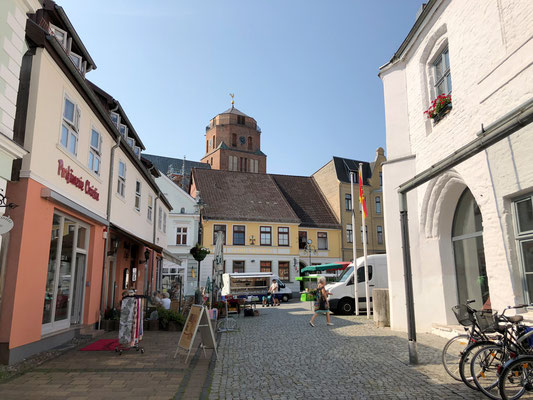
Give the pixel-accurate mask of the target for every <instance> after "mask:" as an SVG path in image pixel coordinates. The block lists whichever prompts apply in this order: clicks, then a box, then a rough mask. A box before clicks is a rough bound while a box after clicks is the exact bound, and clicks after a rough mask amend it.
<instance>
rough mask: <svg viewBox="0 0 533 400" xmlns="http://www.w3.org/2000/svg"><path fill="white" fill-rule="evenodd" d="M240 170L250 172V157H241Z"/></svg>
mask: <svg viewBox="0 0 533 400" xmlns="http://www.w3.org/2000/svg"><path fill="white" fill-rule="evenodd" d="M239 162H240V165H239V171H241V172H248V159H247V158H245V157H239Z"/></svg>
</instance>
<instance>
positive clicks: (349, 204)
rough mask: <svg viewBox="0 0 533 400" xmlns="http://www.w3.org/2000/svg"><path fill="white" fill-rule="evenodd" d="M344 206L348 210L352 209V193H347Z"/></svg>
mask: <svg viewBox="0 0 533 400" xmlns="http://www.w3.org/2000/svg"><path fill="white" fill-rule="evenodd" d="M344 208H345V209H346V211H352V195H351V194H348V193H346V194H345V195H344Z"/></svg>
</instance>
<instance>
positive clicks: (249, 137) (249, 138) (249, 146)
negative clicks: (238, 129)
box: [248, 136, 253, 151]
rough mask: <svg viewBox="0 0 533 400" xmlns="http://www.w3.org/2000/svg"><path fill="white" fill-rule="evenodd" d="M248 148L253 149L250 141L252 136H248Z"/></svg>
mask: <svg viewBox="0 0 533 400" xmlns="http://www.w3.org/2000/svg"><path fill="white" fill-rule="evenodd" d="M248 150H250V151H252V150H253V142H252V137H251V136H248Z"/></svg>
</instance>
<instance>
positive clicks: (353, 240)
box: [350, 171, 359, 315]
mask: <svg viewBox="0 0 533 400" xmlns="http://www.w3.org/2000/svg"><path fill="white" fill-rule="evenodd" d="M354 183H355V172H352V171H350V190H351V193H352V248H353V282H354V283H353V287H354V302H355V315H359V293H358V292H357V253H356V244H355V235H354V233H355V207H354V205H355V197H354V196H353V185H354Z"/></svg>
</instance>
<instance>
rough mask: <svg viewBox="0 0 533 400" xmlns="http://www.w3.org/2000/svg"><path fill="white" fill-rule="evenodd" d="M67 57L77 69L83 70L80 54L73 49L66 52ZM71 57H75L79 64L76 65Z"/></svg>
mask: <svg viewBox="0 0 533 400" xmlns="http://www.w3.org/2000/svg"><path fill="white" fill-rule="evenodd" d="M68 58H70V61H72V64H74V66H75V67H76V69H78V71H80V72H83V58H82V56H80V55H79V54H76V53H74V52H73V51H71V52H70V53H69V54H68ZM73 58H75V59H76V60H78V61H79V65H76V62H75V61H74V60H73Z"/></svg>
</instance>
